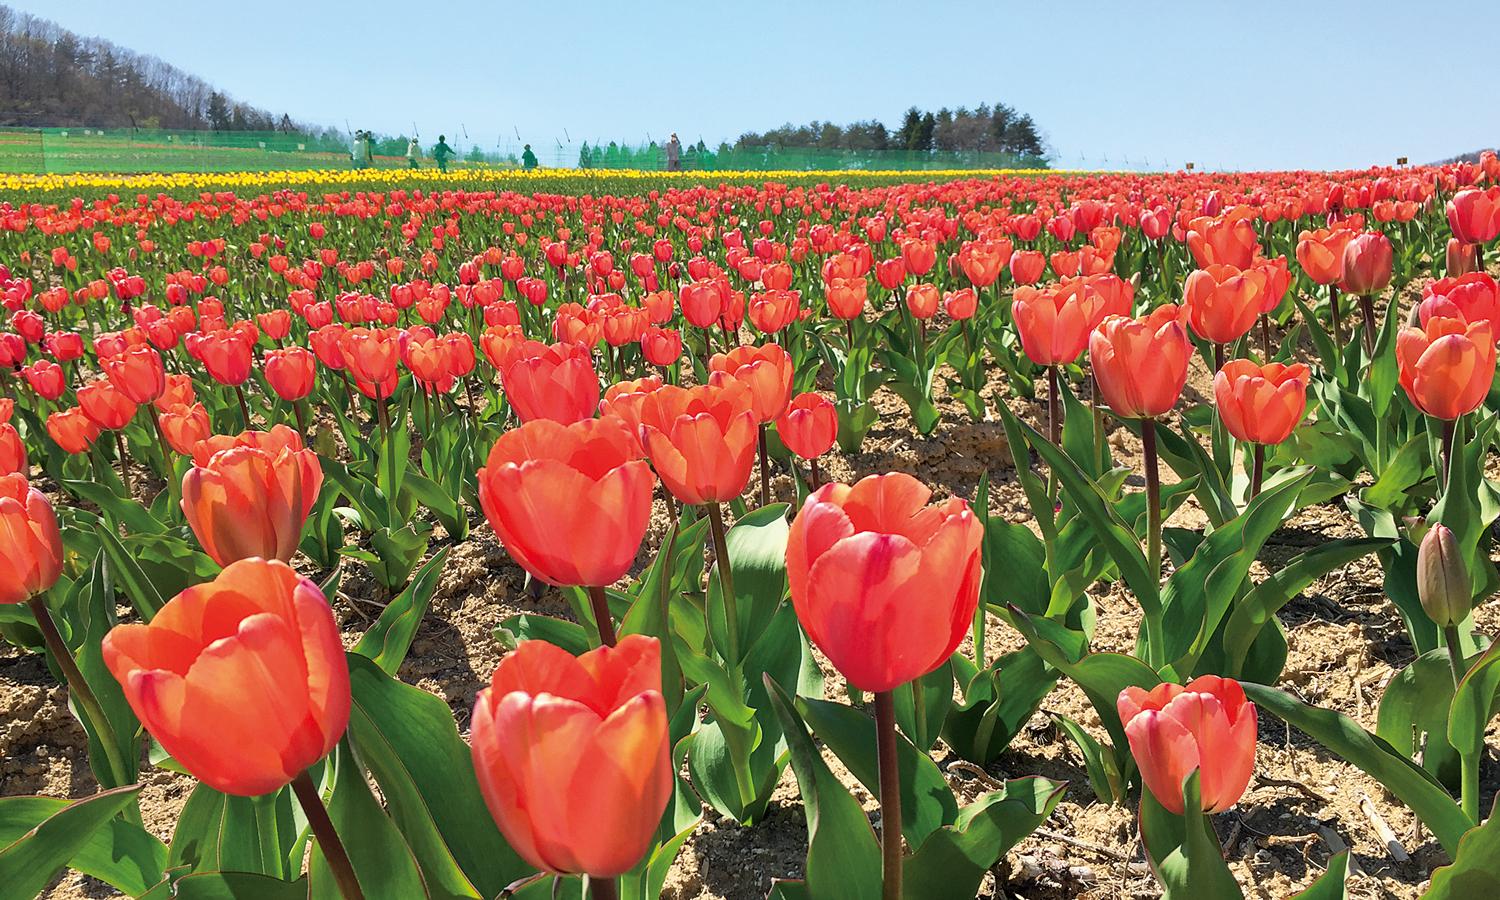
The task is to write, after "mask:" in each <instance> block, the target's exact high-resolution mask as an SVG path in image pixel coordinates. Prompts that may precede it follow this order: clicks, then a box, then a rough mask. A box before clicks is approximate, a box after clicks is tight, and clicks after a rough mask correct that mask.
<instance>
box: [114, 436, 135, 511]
mask: <svg viewBox="0 0 1500 900" xmlns="http://www.w3.org/2000/svg"><path fill="white" fill-rule="evenodd" d="M115 453H116V454H117V455H118V456H119V457H120V480H121V481H123V482H124V483H125V499H127V500H129V499H132V498H133V496H134V494H135V492H134V491H133V490H131V487H130V459H129V457H127V456H126V455H125V435H124V433H123V432H120V431H116V432H115Z"/></svg>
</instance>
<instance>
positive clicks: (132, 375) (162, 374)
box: [99, 346, 167, 403]
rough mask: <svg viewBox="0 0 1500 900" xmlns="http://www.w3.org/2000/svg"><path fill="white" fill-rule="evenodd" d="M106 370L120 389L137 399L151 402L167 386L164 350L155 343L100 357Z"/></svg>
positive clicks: (138, 401) (111, 380) (105, 372)
mask: <svg viewBox="0 0 1500 900" xmlns="http://www.w3.org/2000/svg"><path fill="white" fill-rule="evenodd" d="M99 364H100V366H101V367H102V368H103V369H104V374H105V375H107V376H109V380H110V383H111V384H113V385H114V386H115V387H116V388H118V389H119V391H120V393H122V394H124V395H125V396H126V397H129V398H130V399H131V400H132V401H134V402H136V403H150V402H151V401H152V400H155V399H156V398H157V397H160V396H161V393H162V391H164V390H166V387H167V372H166V369H164V368H163V367H162V361H161V354H159V353H157V352H156V350H155V349H154V348H152V347H146V346H136V347H131V348H130V349H129V350H126V351H124V352H123V353H120V354H117V355H115V356H110V357H106V358H104V359H101V360H100V361H99Z"/></svg>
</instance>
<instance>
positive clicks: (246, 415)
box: [234, 385, 250, 431]
mask: <svg viewBox="0 0 1500 900" xmlns="http://www.w3.org/2000/svg"><path fill="white" fill-rule="evenodd" d="M234 396H235V399H237V400H239V401H240V419H241V421H243V422H244V423H245V430H246V431H249V430H250V407H248V406H246V405H245V390H244V388H242V387H240V386H239V385H235V386H234Z"/></svg>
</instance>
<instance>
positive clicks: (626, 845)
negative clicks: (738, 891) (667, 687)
mask: <svg viewBox="0 0 1500 900" xmlns="http://www.w3.org/2000/svg"><path fill="white" fill-rule="evenodd" d="M470 743H471V744H472V745H473V754H474V772H475V775H476V776H477V777H478V779H479V790H480V793H481V794H483V795H484V800H485V803H486V805H488V806H489V810H490V814H491V815H492V816H494V818H495V823H496V824H497V825H499V826H500V831H501V833H502V834H504V835H505V839H506V841H508V842H509V843H510V845H511V847H513V848H515V850H516V852H517V853H518V854H520V855H521V858H523V859H525V860H526V861H527V862H528V863H530V864H531V865H533V866H535V867H537V868H538V869H541V870H542V871H545V872H555V873H560V874H587V875H589V876H591V877H593V878H599V879H606V878H614V877H616V876H618V875H621V874H623V873H625V872H627V871H629V870H630V869H631V868H632V867H633V866H635V864H636V863H637V862H639V861H640V859H641V857H642V856H644V855H645V854H646V851H647V850H649V849H650V847H651V844H652V841H653V839H654V837H655V834H656V826H657V824H658V822H659V821H660V819H661V816H662V813H663V812H665V811H666V808H667V802H668V801H669V800H670V799H671V797H672V790H673V776H672V763H671V754H670V751H671V739H670V737H669V734H668V729H667V710H666V702H665V701H664V700H663V698H662V693H661V649H660V646H659V645H658V643H657V641H656V639H655V638H651V637H645V636H643V635H630V636H628V637H626V638H624V639H622V640H621V641H620V644H619V646H617V647H599V648H597V649H595V650H590V651H589V652H587V653H585V654H583V655H582V656H580V657H578V658H576V659H575V658H574V657H573V656H571V655H570V654H569V653H567V651H565V650H562V649H559V648H557V647H554V646H553V645H551V644H548V643H546V642H544V641H536V640H532V641H523V642H522V643H521V645H520V646H519V647H517V648H516V650H515V651H514V652H512V653H510V654H508V655H507V656H506V657H505V658H504V659H502V660H500V665H499V666H497V667H496V668H495V673H494V675H493V676H492V677H491V679H490V686H489V687H488V688H486V689H485V690H482V691H480V692H479V697H478V699H477V700H476V701H475V703H474V718H473V725H472V728H471V729H470Z"/></svg>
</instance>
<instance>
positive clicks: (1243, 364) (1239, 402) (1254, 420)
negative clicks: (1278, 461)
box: [1214, 359, 1311, 445]
mask: <svg viewBox="0 0 1500 900" xmlns="http://www.w3.org/2000/svg"><path fill="white" fill-rule="evenodd" d="M1310 377H1311V376H1310V373H1309V372H1308V368H1307V366H1305V365H1303V364H1302V363H1293V364H1292V365H1283V364H1281V363H1266V364H1265V365H1263V366H1262V365H1259V364H1257V363H1255V362H1254V361H1252V360H1248V359H1232V360H1230V361H1229V362H1227V363H1225V364H1224V368H1222V369H1220V370H1219V372H1218V374H1217V375H1215V376H1214V405H1215V406H1217V407H1218V409H1219V416H1220V418H1221V419H1223V422H1224V427H1225V428H1226V429H1228V431H1229V433H1230V434H1232V435H1234V437H1235V439H1236V440H1240V441H1249V442H1250V443H1254V444H1266V445H1270V444H1279V443H1281V442H1282V441H1284V440H1286V439H1287V438H1288V437H1290V436H1291V433H1292V430H1293V429H1294V428H1296V427H1297V424H1298V423H1299V422H1301V421H1302V414H1303V412H1305V411H1306V409H1307V384H1308V380H1309V379H1310Z"/></svg>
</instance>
